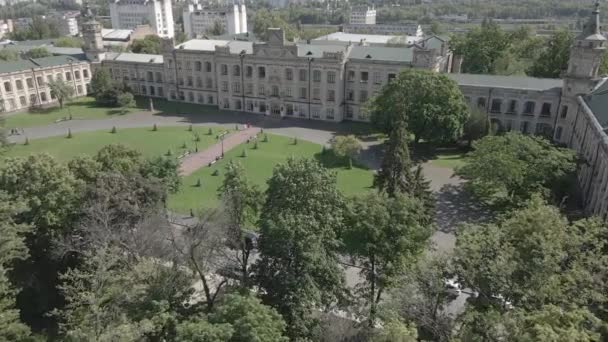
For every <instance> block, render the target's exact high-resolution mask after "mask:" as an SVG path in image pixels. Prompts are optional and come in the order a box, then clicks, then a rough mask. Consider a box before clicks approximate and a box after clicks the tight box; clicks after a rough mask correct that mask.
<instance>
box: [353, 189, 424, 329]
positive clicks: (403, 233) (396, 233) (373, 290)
mask: <svg viewBox="0 0 608 342" xmlns="http://www.w3.org/2000/svg"><path fill="white" fill-rule="evenodd" d="M429 221H430V220H429V218H428V217H426V212H425V210H424V208H423V204H422V203H421V202H420V201H419V200H417V199H416V198H414V197H411V196H407V195H404V194H397V195H395V196H394V197H388V196H387V195H386V194H377V193H371V194H369V195H367V196H365V197H359V198H355V199H354V200H353V201H352V203H351V205H350V206H349V210H348V214H347V220H346V226H347V227H348V228H347V229H346V231H345V233H344V245H345V247H346V250H347V252H348V254H349V255H351V257H352V258H353V261H354V262H355V264H357V265H359V266H361V275H362V276H363V278H364V279H365V280H366V281H365V283H364V284H363V285H362V286H361V287H360V288H359V289H358V292H359V294H360V298H361V299H362V301H363V303H364V304H365V307H369V316H368V318H369V325H370V326H371V327H374V326H375V323H376V315H377V306H378V303H379V302H380V300H381V299H382V295H383V294H384V293H385V292H386V291H388V290H390V289H391V288H393V287H394V286H395V285H396V281H397V279H398V277H399V276H400V275H401V274H403V272H404V271H405V270H406V268H407V266H408V265H409V264H411V263H414V262H416V260H417V259H418V257H419V256H420V254H421V253H422V252H423V251H424V250H425V249H426V247H427V246H428V242H429V238H430V236H431V234H432V231H433V229H432V227H431V226H430V225H429V224H428V222H429Z"/></svg>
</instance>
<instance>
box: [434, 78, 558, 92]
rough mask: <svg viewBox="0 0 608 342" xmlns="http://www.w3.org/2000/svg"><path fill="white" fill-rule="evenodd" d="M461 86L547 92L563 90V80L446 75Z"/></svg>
mask: <svg viewBox="0 0 608 342" xmlns="http://www.w3.org/2000/svg"><path fill="white" fill-rule="evenodd" d="M446 76H448V77H449V78H451V79H453V80H454V81H456V83H458V84H459V85H464V86H473V87H475V86H478V87H488V88H507V89H521V90H535V91H547V90H551V89H556V88H557V89H561V87H562V80H561V79H557V78H534V77H526V76H500V75H476V74H446Z"/></svg>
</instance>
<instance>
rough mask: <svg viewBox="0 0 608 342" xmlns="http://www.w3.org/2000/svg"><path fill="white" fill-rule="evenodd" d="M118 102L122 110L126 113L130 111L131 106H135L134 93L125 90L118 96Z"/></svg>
mask: <svg viewBox="0 0 608 342" xmlns="http://www.w3.org/2000/svg"><path fill="white" fill-rule="evenodd" d="M116 104H117V105H118V107H120V110H121V112H122V113H123V114H125V113H127V112H128V111H129V108H133V107H135V98H134V97H133V94H131V93H129V92H125V93H122V94H120V95H119V96H118V99H117V100H116Z"/></svg>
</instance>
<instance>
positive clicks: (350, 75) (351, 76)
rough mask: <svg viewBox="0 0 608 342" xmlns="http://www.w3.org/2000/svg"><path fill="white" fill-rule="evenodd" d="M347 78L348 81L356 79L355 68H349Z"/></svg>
mask: <svg viewBox="0 0 608 342" xmlns="http://www.w3.org/2000/svg"><path fill="white" fill-rule="evenodd" d="M347 80H348V82H352V81H354V80H355V71H354V70H348V77H347Z"/></svg>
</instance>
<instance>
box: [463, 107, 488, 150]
mask: <svg viewBox="0 0 608 342" xmlns="http://www.w3.org/2000/svg"><path fill="white" fill-rule="evenodd" d="M490 126H491V125H490V117H489V116H488V114H487V113H484V112H483V111H481V110H479V109H478V108H473V109H472V110H471V113H470V115H469V119H468V120H467V122H465V123H464V130H463V138H464V139H466V140H467V142H468V144H469V146H471V144H472V143H473V141H474V140H478V139H481V138H483V137H485V136H486V135H488V134H490Z"/></svg>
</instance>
